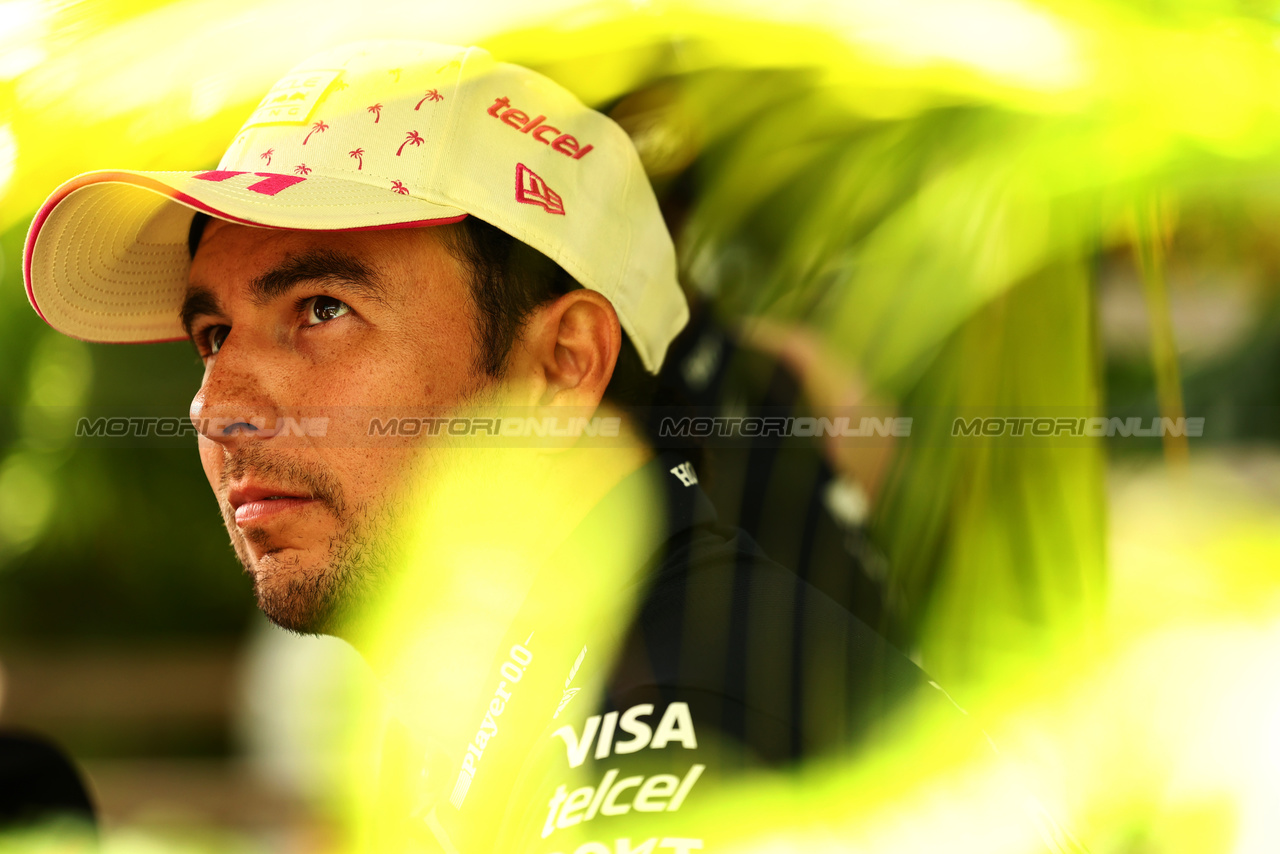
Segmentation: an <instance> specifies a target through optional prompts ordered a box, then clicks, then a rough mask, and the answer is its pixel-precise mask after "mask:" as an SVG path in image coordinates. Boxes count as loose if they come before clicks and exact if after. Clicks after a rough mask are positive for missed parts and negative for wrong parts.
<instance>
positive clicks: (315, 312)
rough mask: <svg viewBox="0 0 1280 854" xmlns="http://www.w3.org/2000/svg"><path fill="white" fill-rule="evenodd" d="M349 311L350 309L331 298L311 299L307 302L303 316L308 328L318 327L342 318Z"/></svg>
mask: <svg viewBox="0 0 1280 854" xmlns="http://www.w3.org/2000/svg"><path fill="white" fill-rule="evenodd" d="M349 311H351V308H350V307H349V306H348V305H347V304H346V303H345V302H342V301H341V300H336V299H334V298H333V297H312V298H311V299H309V300H307V306H306V312H305V316H306V320H307V325H308V326H318V325H319V324H321V323H327V322H328V321H330V320H335V319H337V318H339V317H342V315H344V314H346V313H347V312H349Z"/></svg>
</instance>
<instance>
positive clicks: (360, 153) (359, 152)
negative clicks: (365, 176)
mask: <svg viewBox="0 0 1280 854" xmlns="http://www.w3.org/2000/svg"><path fill="white" fill-rule="evenodd" d="M348 154H350V156H351V157H354V158H355V159H356V163H357V164H359V165H357V166H356V171H357V172H359V171H360V170H361V169H363V168H364V149H363V148H357V149H355V150H354V151H350V152H348Z"/></svg>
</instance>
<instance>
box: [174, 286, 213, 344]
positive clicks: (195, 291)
mask: <svg viewBox="0 0 1280 854" xmlns="http://www.w3.org/2000/svg"><path fill="white" fill-rule="evenodd" d="M205 314H210V315H218V314H222V305H221V304H220V303H219V302H218V298H217V297H215V296H214V295H213V291H211V290H209V289H208V288H201V287H195V288H191V289H190V290H188V291H187V295H186V297H184V298H183V300H182V311H181V312H180V313H179V316H180V317H181V318H182V328H183V329H185V330H186V331H187V337H188V338H190V337H191V324H193V323H195V320H196V318H197V317H200V316H201V315H205Z"/></svg>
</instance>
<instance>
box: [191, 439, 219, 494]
mask: <svg viewBox="0 0 1280 854" xmlns="http://www.w3.org/2000/svg"><path fill="white" fill-rule="evenodd" d="M196 441H197V444H198V446H199V452H200V467H201V468H203V469H204V476H205V478H206V479H208V481H209V486H210V487H211V488H212V489H213V493H214V495H217V494H218V483H219V480H220V479H221V477H222V452H221V450H220V449H219V448H218V443H217V442H214V441H212V440H211V439H206V438H205V437H204V436H201V437H200V438H199V439H197V440H196Z"/></svg>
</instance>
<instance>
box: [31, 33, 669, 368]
mask: <svg viewBox="0 0 1280 854" xmlns="http://www.w3.org/2000/svg"><path fill="white" fill-rule="evenodd" d="M198 210H199V211H204V212H206V213H208V214H210V215H211V216H214V217H217V218H219V219H225V220H230V221H232V222H239V223H244V224H248V225H256V226H265V227H268V228H289V229H308V230H341V231H346V230H361V229H378V228H410V227H415V226H429V225H438V224H441V223H448V222H456V221H458V220H460V219H462V218H463V217H465V216H466V215H468V214H472V215H475V216H477V217H479V218H480V219H483V220H485V221H486V222H489V223H491V224H492V225H494V226H497V227H498V228H500V229H502V230H503V231H505V232H507V233H508V234H510V235H511V236H512V237H515V238H516V239H518V240H520V241H522V242H524V243H527V244H529V245H530V246H532V247H534V248H535V249H538V250H539V251H541V252H542V253H543V254H545V255H547V256H548V257H550V258H551V259H553V260H554V261H556V262H557V263H558V264H560V266H561V267H563V268H564V269H565V271H566V272H568V273H569V274H570V275H571V276H573V277H574V278H575V279H576V280H577V281H578V282H580V283H581V284H582V285H583V286H585V287H588V288H591V289H593V290H596V291H599V292H600V293H601V294H603V295H604V296H605V297H607V298H608V299H609V301H610V302H611V303H612V304H613V306H614V308H615V310H616V311H617V312H618V318H619V320H620V321H621V323H622V327H623V329H624V330H625V331H626V332H627V334H628V335H629V336H630V338H631V340H632V342H633V343H634V344H635V346H636V349H637V350H638V351H639V354H640V357H641V359H642V360H643V361H644V364H645V367H646V368H648V369H649V371H651V372H653V373H656V372H657V371H658V369H659V368H660V367H661V365H662V360H663V357H664V356H665V354H666V351H667V346H668V345H669V344H670V343H671V340H672V339H673V338H674V337H675V336H676V334H677V333H678V332H679V331H680V329H681V328H683V326H684V325H685V323H686V321H687V320H688V316H689V312H688V306H687V304H686V302H685V299H684V295H683V293H682V291H681V290H680V287H679V285H678V283H677V281H676V263H675V249H674V247H673V246H672V243H671V237H670V235H669V234H668V233H667V230H666V227H665V225H664V223H663V220H662V216H661V214H660V213H659V211H658V204H657V201H656V199H655V198H654V195H653V190H652V188H651V187H650V185H649V182H648V179H647V178H646V176H645V173H644V170H643V168H642V167H641V164H640V159H639V157H638V155H637V154H636V151H635V148H634V146H633V145H632V143H631V140H630V139H629V138H628V136H627V135H626V133H625V132H624V131H623V130H622V129H621V128H619V127H618V126H617V125H616V124H615V123H614V122H613V121H611V120H610V119H608V118H607V117H605V116H603V115H601V114H600V113H598V112H596V111H594V110H590V109H588V108H586V107H585V106H583V105H582V103H580V102H579V101H578V100H577V99H576V98H575V97H574V96H573V95H571V94H570V93H569V92H568V91H566V90H565V89H564V88H562V87H561V86H559V85H558V84H556V83H553V82H552V81H551V80H548V79H547V78H545V77H543V76H542V75H540V74H536V73H534V72H532V71H529V70H528V69H526V68H521V67H520V66H516V65H510V64H507V63H499V62H495V61H494V60H493V58H492V57H491V56H490V55H489V54H488V52H486V51H484V50H482V49H479V48H474V47H472V48H463V47H454V46H449V45H439V44H433V43H429V42H410V41H378V42H362V43H358V44H351V45H345V46H343V47H339V48H334V49H332V50H329V51H326V52H324V53H321V54H319V55H317V56H313V57H311V58H310V59H308V60H306V61H305V62H303V63H302V64H300V65H298V66H297V67H296V68H294V69H293V70H292V71H291V72H290V73H289V74H287V75H285V76H284V77H283V78H281V79H280V80H279V81H278V82H277V83H276V84H275V85H274V86H272V87H271V90H270V91H269V92H267V94H266V96H265V97H264V98H263V99H262V101H261V102H260V103H259V104H258V106H257V108H256V109H255V110H254V111H253V113H252V114H251V115H250V116H249V119H248V121H246V122H245V123H244V126H243V127H241V129H240V131H239V133H237V134H236V137H235V140H234V141H233V142H232V143H231V146H230V148H228V149H227V152H226V154H225V155H224V156H223V158H222V161H221V162H220V163H219V164H218V167H217V169H214V170H208V171H197V172H134V171H104V172H89V173H86V174H83V175H80V176H77V177H76V178H73V179H72V180H70V181H68V182H67V183H65V184H63V185H62V186H61V187H59V188H58V189H57V190H55V191H54V192H53V194H52V195H51V196H49V198H48V199H47V200H46V201H45V203H44V205H43V206H42V207H41V208H40V211H39V212H38V213H37V214H36V217H35V219H34V221H33V222H32V223H31V229H30V231H29V232H28V234H27V241H26V248H25V252H24V257H23V262H24V263H23V270H24V276H25V280H26V286H27V297H28V298H29V299H30V301H31V305H32V307H34V308H35V310H36V311H37V312H38V313H39V314H40V316H41V317H42V318H44V319H45V321H47V322H48V323H49V324H50V325H51V326H53V327H54V328H55V329H57V330H58V331H60V332H64V333H66V334H67V335H71V336H73V337H76V338H81V339H84V340H86V341H101V342H147V341H170V340H179V339H182V338H185V337H186V336H185V333H184V331H183V329H182V325H181V323H180V322H179V320H178V311H179V307H180V305H181V302H182V298H183V294H184V291H185V289H186V286H187V272H188V268H189V265H190V255H189V250H188V246H187V236H188V231H189V228H190V224H191V219H192V217H193V215H194V214H195V212H196V211H198Z"/></svg>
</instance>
